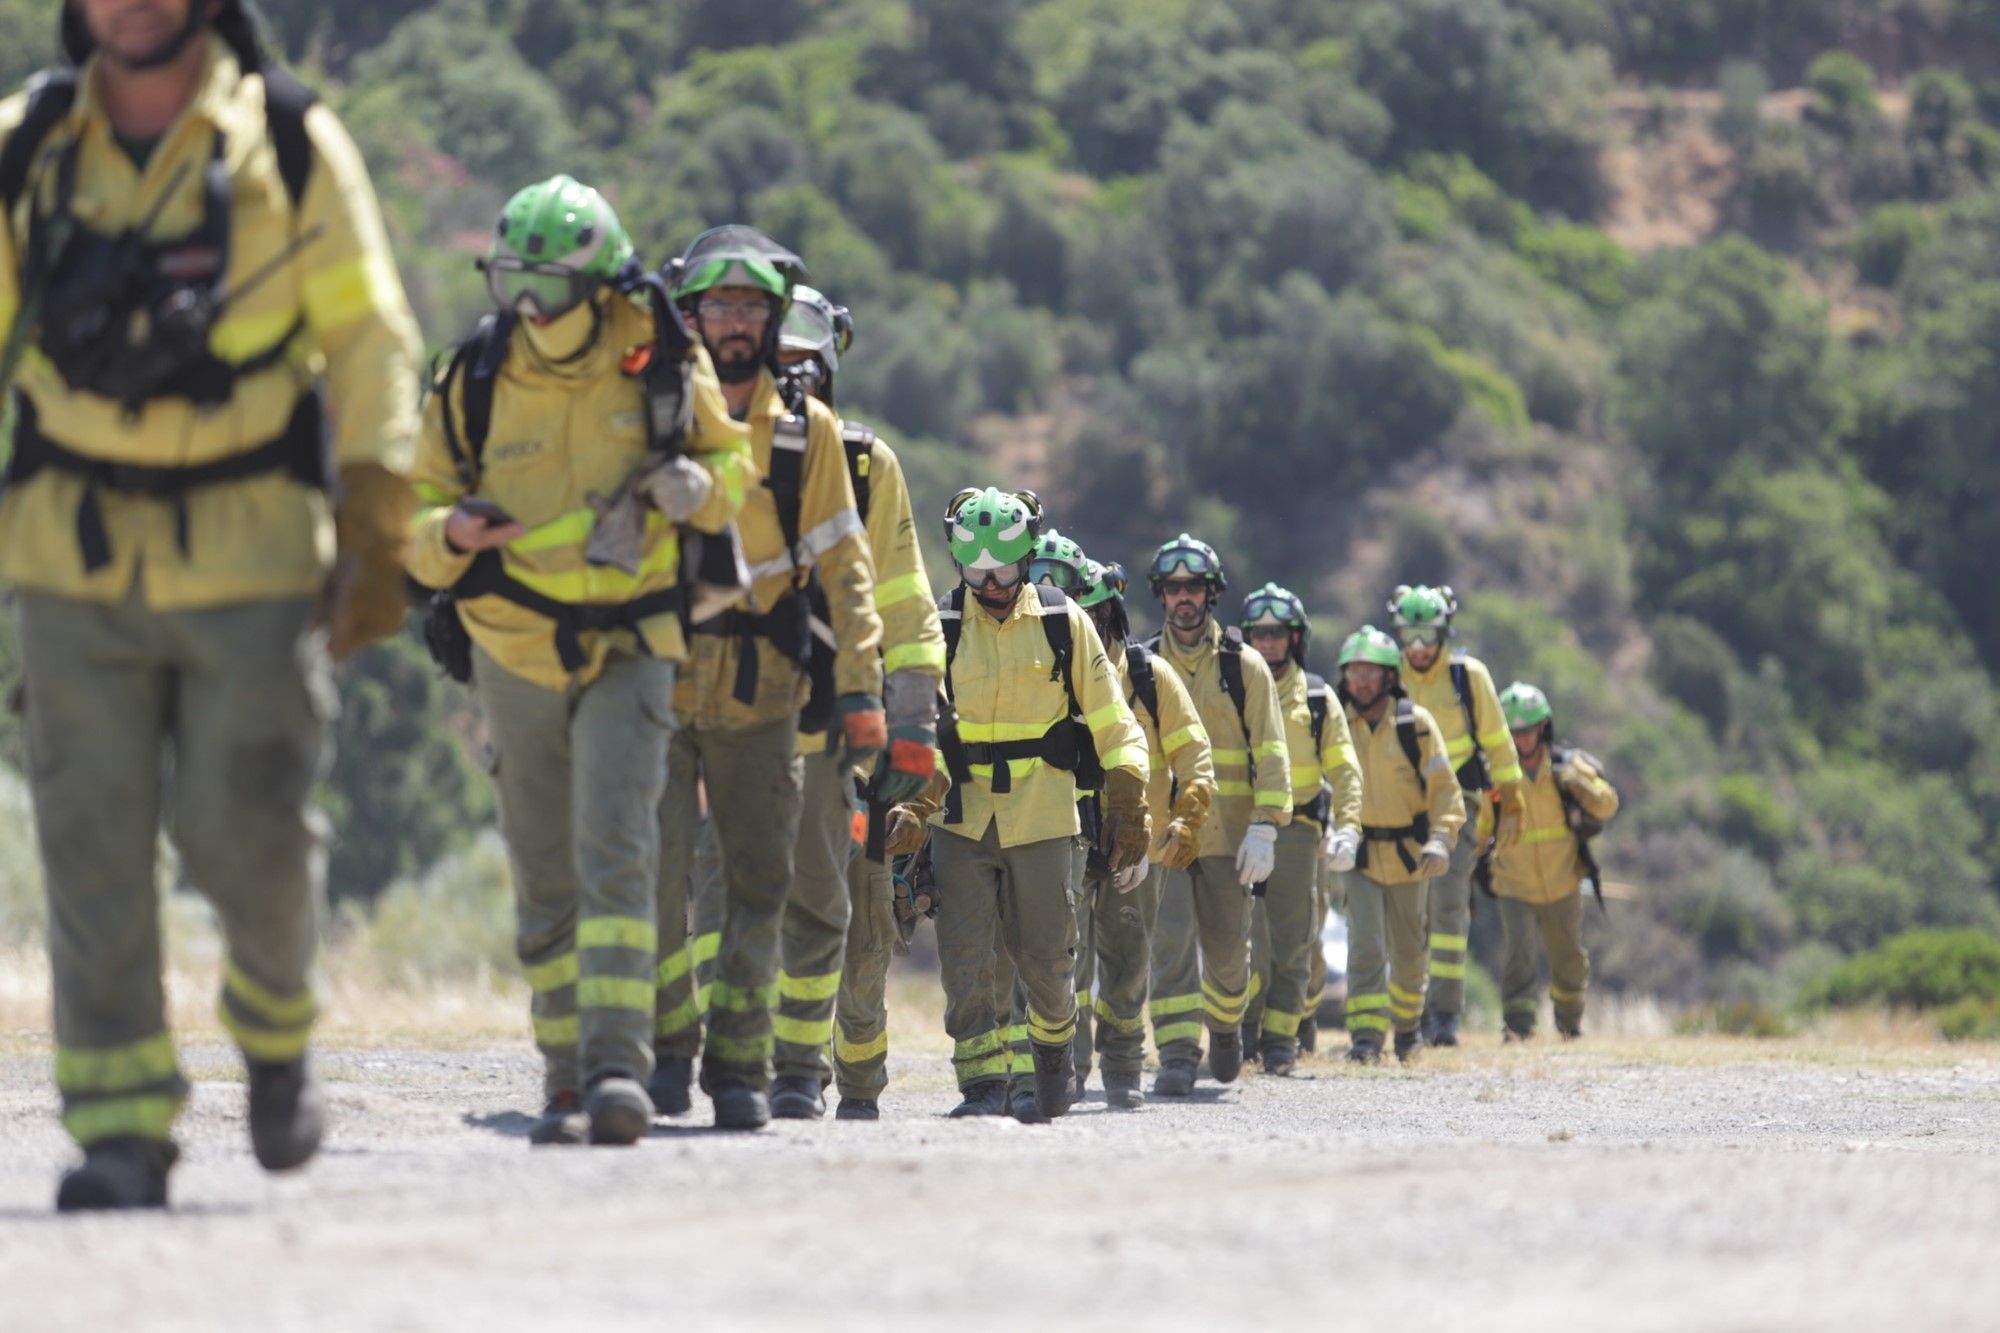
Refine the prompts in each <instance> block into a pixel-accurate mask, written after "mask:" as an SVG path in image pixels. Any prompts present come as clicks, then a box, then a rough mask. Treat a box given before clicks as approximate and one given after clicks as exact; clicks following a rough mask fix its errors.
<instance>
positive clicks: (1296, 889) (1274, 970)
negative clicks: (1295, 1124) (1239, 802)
mask: <svg viewBox="0 0 2000 1333" xmlns="http://www.w3.org/2000/svg"><path fill="white" fill-rule="evenodd" d="M1318 870H1319V829H1318V827H1317V826H1315V825H1312V824H1309V823H1306V822H1305V821H1304V820H1298V821H1295V822H1293V823H1290V824H1287V825H1286V826H1285V827H1283V828H1281V829H1279V830H1278V845H1277V863H1276V865H1275V866H1274V867H1273V868H1272V870H1271V878H1270V879H1268V880H1266V881H1265V882H1264V894H1263V896H1262V897H1261V898H1257V899H1255V900H1253V901H1254V905H1253V907H1252V909H1251V935H1250V960H1251V969H1252V979H1251V983H1250V1004H1249V1007H1248V1008H1247V1009H1245V1010H1244V1015H1243V1023H1244V1026H1245V1027H1248V1028H1254V1029H1257V1037H1258V1040H1257V1049H1259V1050H1264V1049H1266V1048H1276V1047H1287V1046H1288V1047H1289V1048H1290V1049H1291V1050H1293V1051H1294V1052H1296V1051H1297V1049H1298V1038H1299V1019H1301V1018H1302V1017H1304V1016H1305V1013H1306V985H1307V982H1308V981H1309V979H1310V978H1311V975H1312V954H1313V951H1314V950H1315V949H1317V948H1318V947H1319V928H1318V926H1317V925H1316V924H1315V922H1314V919H1313V904H1314V902H1315V900H1316V898H1317V896H1318V889H1317V887H1316V885H1315V883H1314V879H1315V876H1316V875H1317V874H1318Z"/></svg>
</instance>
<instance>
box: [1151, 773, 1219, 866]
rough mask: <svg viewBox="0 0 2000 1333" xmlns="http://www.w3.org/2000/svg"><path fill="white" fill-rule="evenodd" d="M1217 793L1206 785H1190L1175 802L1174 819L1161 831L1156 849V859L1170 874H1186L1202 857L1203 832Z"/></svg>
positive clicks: (1201, 783)
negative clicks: (1198, 857) (1196, 860)
mask: <svg viewBox="0 0 2000 1333" xmlns="http://www.w3.org/2000/svg"><path fill="white" fill-rule="evenodd" d="M1214 799H1215V789H1214V787H1212V786H1211V785H1210V784H1208V783H1206V782H1201V781H1196V782H1190V783H1189V784H1188V785H1187V786H1186V787H1184V788H1182V789H1181V794H1180V795H1179V796H1178V797H1176V798H1175V800H1174V814H1173V818H1172V819H1169V820H1168V821H1167V827H1166V828H1165V829H1164V830H1162V831H1161V834H1160V841H1159V843H1158V845H1156V846H1155V847H1154V848H1153V859H1154V860H1155V861H1158V862H1159V863H1160V864H1161V865H1163V866H1165V867H1166V868H1167V869H1169V870H1186V869H1187V868H1188V867H1189V866H1191V865H1193V864H1194V859H1195V858H1196V857H1197V856H1200V855H1201V828H1202V825H1203V824H1205V823H1207V822H1208V808H1209V805H1210V804H1211V803H1212V802H1213V801H1214Z"/></svg>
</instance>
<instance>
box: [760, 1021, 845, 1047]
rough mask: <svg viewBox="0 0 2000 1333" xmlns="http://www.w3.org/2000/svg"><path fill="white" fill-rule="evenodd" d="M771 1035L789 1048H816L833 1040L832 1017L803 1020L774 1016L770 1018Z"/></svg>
mask: <svg viewBox="0 0 2000 1333" xmlns="http://www.w3.org/2000/svg"><path fill="white" fill-rule="evenodd" d="M771 1035H772V1036H774V1037H776V1038H777V1039H778V1040H779V1041H782V1042H784V1043H785V1044H787V1045H789V1046H811V1047H814V1048H818V1047H821V1046H824V1045H826V1044H827V1043H828V1042H829V1041H832V1040H833V1015H831V1014H829V1015H827V1016H826V1017H825V1018H819V1019H804V1018H791V1017H788V1016H786V1015H784V1014H774V1015H772V1017H771Z"/></svg>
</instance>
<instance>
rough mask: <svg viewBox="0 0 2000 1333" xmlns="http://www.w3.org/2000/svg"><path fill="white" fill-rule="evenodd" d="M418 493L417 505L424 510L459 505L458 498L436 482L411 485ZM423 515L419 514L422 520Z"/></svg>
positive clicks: (421, 482)
mask: <svg viewBox="0 0 2000 1333" xmlns="http://www.w3.org/2000/svg"><path fill="white" fill-rule="evenodd" d="M410 489H411V490H412V491H415V492H416V495H417V503H418V504H419V505H420V506H422V507H423V508H424V509H447V508H449V507H451V506H452V505H455V504H457V503H458V497H457V496H456V495H453V494H452V493H451V492H450V491H448V490H446V489H445V488H444V487H442V486H439V485H437V484H436V483H435V482H429V481H419V482H414V483H412V484H411V486H410ZM423 516H424V515H423V514H421V513H420V514H418V517H419V518H422V517H423Z"/></svg>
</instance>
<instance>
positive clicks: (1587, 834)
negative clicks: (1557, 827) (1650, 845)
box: [1472, 744, 1609, 915]
mask: <svg viewBox="0 0 2000 1333" xmlns="http://www.w3.org/2000/svg"><path fill="white" fill-rule="evenodd" d="M1579 757H1580V758H1582V759H1583V760H1585V761H1586V762H1587V763H1589V764H1590V766H1591V767H1592V768H1594V769H1596V770H1597V771H1598V773H1599V774H1602V773H1603V772H1604V766H1603V765H1602V764H1600V763H1598V761H1597V758H1596V756H1594V755H1592V754H1590V753H1589V752H1588V751H1584V750H1579V749H1577V748H1575V747H1574V746H1568V745H1555V744H1551V745H1550V746H1549V762H1550V763H1552V764H1556V765H1562V764H1567V763H1569V762H1571V761H1572V760H1574V759H1577V758H1579ZM1556 796H1557V797H1558V798H1560V799H1561V801H1562V809H1563V822H1564V823H1565V824H1568V825H1569V829H1570V832H1572V833H1574V834H1575V835H1576V859H1577V863H1578V864H1579V865H1581V866H1582V867H1583V882H1584V883H1586V884H1588V885H1590V891H1591V892H1592V893H1593V894H1594V895H1596V897H1597V910H1598V911H1600V912H1604V913H1606V914H1607V915H1608V914H1609V909H1608V908H1606V907H1605V905H1604V871H1603V869H1602V868H1601V867H1600V866H1599V865H1598V864H1597V853H1596V852H1594V851H1592V850H1591V847H1590V842H1591V839H1593V838H1595V837H1597V836H1598V835H1599V834H1601V833H1603V832H1604V821H1603V820H1601V819H1596V818H1593V817H1592V816H1591V815H1590V814H1589V812H1587V811H1586V810H1585V809H1584V808H1583V806H1582V805H1580V804H1579V803H1578V802H1577V799H1576V797H1574V796H1572V795H1570V794H1569V788H1567V787H1565V786H1563V785H1562V783H1561V782H1559V781H1558V782H1557V783H1556ZM1499 838H1500V830H1499V822H1498V820H1495V822H1494V830H1493V836H1492V837H1491V838H1488V839H1487V840H1486V845H1485V846H1484V847H1482V848H1480V849H1479V860H1478V862H1477V863H1476V864H1474V866H1473V867H1472V882H1473V883H1475V884H1477V885H1478V886H1479V890H1480V892H1481V893H1484V894H1485V895H1486V896H1487V897H1489V898H1491V897H1493V896H1494V894H1493V853H1494V852H1495V850H1497V847H1498V844H1499Z"/></svg>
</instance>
